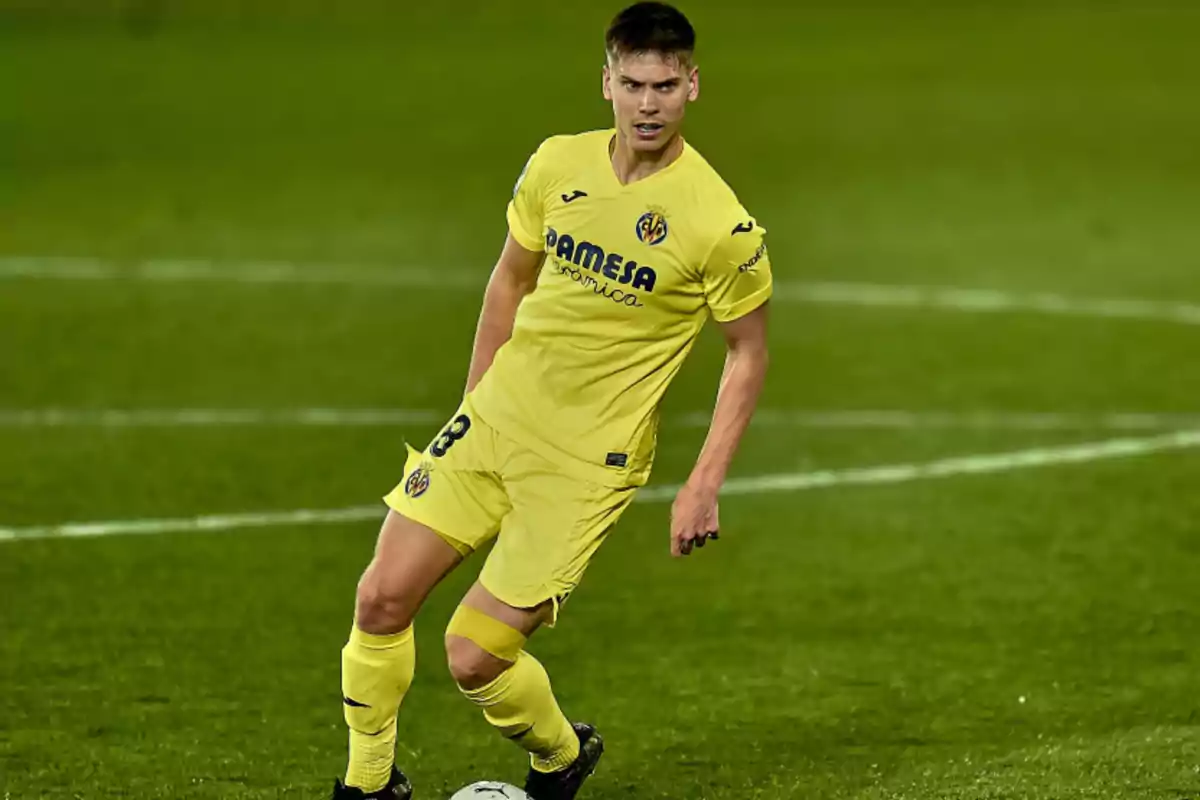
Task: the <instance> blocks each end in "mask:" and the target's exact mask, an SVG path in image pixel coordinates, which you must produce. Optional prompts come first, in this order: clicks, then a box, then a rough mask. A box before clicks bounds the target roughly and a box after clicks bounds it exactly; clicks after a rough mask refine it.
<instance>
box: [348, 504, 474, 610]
mask: <svg viewBox="0 0 1200 800" xmlns="http://www.w3.org/2000/svg"><path fill="white" fill-rule="evenodd" d="M462 559H463V556H462V553H461V552H459V551H458V550H457V549H456V548H454V547H453V546H452V545H451V544H450V543H449V542H447V541H446V540H445V539H444V538H443V537H441V536H439V535H438V534H437V533H435V532H434V531H433V530H432V529H430V528H429V527H428V526H425V525H422V524H421V523H419V522H416V521H415V520H411V519H408V518H407V517H405V516H403V515H402V514H398V513H396V512H395V511H389V512H388V515H387V517H386V518H385V519H384V521H383V527H382V528H380V531H379V538H378V540H377V541H376V543H375V555H374V557H373V558H372V559H371V563H370V564H369V565H368V566H367V569H366V570H365V571H364V572H363V576H362V579H361V580H360V581H359V583H358V593H357V597H356V601H355V619H356V620H357V623H358V625H359V627H360V628H362V629H363V630H365V631H367V632H368V633H388V632H394V631H392V630H391V629H393V628H397V629H399V630H403V629H404V628H406V627H407V626H408V625H409V624H411V623H412V618H413V616H414V615H415V614H416V613H417V609H419V608H420V607H421V604H422V603H423V602H424V601H425V598H426V597H428V596H429V593H430V592H431V591H432V590H433V587H435V586H437V584H438V583H439V582H440V581H441V580H442V578H444V577H445V576H446V574H447V573H449V572H450V571H451V570H452V569H454V568H455V567H456V566H457V565H458V564H459V562H461V561H462Z"/></svg>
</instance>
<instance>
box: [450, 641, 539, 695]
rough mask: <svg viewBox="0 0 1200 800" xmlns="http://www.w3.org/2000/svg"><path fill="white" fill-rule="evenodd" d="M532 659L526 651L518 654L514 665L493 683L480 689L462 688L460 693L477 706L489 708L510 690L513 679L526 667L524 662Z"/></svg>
mask: <svg viewBox="0 0 1200 800" xmlns="http://www.w3.org/2000/svg"><path fill="white" fill-rule="evenodd" d="M530 658H533V656H531V655H529V654H528V653H526V652H525V651H521V652H520V653H517V656H516V658H515V659H514V661H513V665H512V666H511V667H509V668H508V669H506V670H504V672H501V673H500V675H499V676H497V677H496V679H495V680H493V681H492V682H491V683H485V684H484V685H483V686H480V687H479V688H478V689H464V688H462V687H461V686H460V687H459V691H460V692H462V694H463V697H465V698H467V699H468V700H470V701H471V702H472V703H474V704H475V705H477V706H481V707H483V708H487V707H488V706H490V705H492V704H493V703H495V702H496V700H497V699H498V698H499V697H500V696H501V695H503V694H504V693H505V692H506V691H507V690H508V687H509V686H510V685H511V684H512V682H513V679H514V678H515V676H516V675H518V674H519V672H520V669H521V667H522V666H524V664H523V662H524V661H525V660H526V659H530Z"/></svg>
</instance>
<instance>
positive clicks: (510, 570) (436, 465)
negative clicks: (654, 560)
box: [384, 398, 636, 613]
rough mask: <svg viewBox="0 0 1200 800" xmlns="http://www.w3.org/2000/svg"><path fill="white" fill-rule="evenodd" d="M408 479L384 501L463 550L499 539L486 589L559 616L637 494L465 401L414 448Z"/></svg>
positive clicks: (484, 579)
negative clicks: (548, 604)
mask: <svg viewBox="0 0 1200 800" xmlns="http://www.w3.org/2000/svg"><path fill="white" fill-rule="evenodd" d="M404 476H405V477H404V480H403V481H402V482H401V483H400V485H399V486H397V487H396V488H395V489H393V490H392V491H391V493H390V494H388V495H387V497H385V498H384V502H386V503H387V504H388V506H389V507H390V508H392V509H393V510H395V511H396V512H398V513H400V514H403V515H404V516H405V517H408V518H409V519H411V520H414V521H416V522H419V523H421V524H422V525H427V526H428V527H430V528H432V529H433V530H434V531H436V532H437V533H438V534H439V535H440V536H441V537H442V538H443V539H445V540H446V541H447V542H449V543H450V544H451V545H452V546H454V547H455V548H456V549H457V550H458V551H459V552H461V553H463V554H464V555H466V554H468V553H470V552H472V551H474V550H477V549H479V548H480V547H483V546H484V545H485V544H487V543H488V542H489V541H491V540H492V539H496V545H495V547H493V548H492V552H491V553H490V554H489V555H488V559H487V562H486V563H485V564H484V565H483V570H482V572H481V573H480V575H479V580H480V582H481V583H482V584H483V586H484V588H486V589H487V590H488V591H489V592H491V593H492V594H493V595H495V596H496V597H497V598H499V599H500V600H501V601H503V602H505V603H507V604H508V605H510V606H513V607H515V608H533V607H534V606H538V605H540V604H542V603H543V602H545V601H547V600H552V601H554V604H555V612H556V613H557V610H558V605H559V604H560V603H561V602H562V601H563V600H565V599H566V597H567V595H568V594H570V593H571V591H572V590H574V589H575V587H576V586H578V585H579V581H580V579H581V578H582V577H583V572H584V570H585V569H586V568H587V565H588V562H589V561H590V560H591V558H592V555H593V554H594V553H595V552H596V550H597V549H598V548H599V547H600V545H601V544H602V543H603V542H604V539H605V537H606V536H607V535H608V532H609V530H610V529H611V528H612V526H613V525H614V524H615V523H616V521H617V519H618V518H620V516H621V514H622V512H624V511H625V509H626V508H627V507H628V506H629V503H630V502H631V501H632V500H633V496H634V494H635V492H636V487H633V486H630V487H623V488H613V487H610V486H604V485H602V484H598V483H591V482H588V481H584V480H580V479H579V478H575V477H571V476H568V475H564V474H563V473H562V471H561V470H560V469H559V468H558V467H557V466H556V465H555V464H554V462H552V461H550V460H549V459H547V458H544V457H543V456H540V455H538V454H537V453H534V452H533V451H531V450H530V449H529V448H527V447H525V446H523V445H521V444H519V443H517V442H515V441H513V440H512V439H509V438H507V437H506V436H505V435H504V434H502V433H500V432H499V431H497V430H495V429H494V428H492V427H491V426H489V425H488V424H487V423H486V422H484V421H483V420H481V419H480V418H479V417H478V416H477V415H476V414H475V413H474V412H473V409H472V408H471V404H470V399H469V398H468V399H467V400H465V401H464V402H463V405H462V407H461V408H459V410H458V412H457V413H456V414H455V415H454V417H452V418H451V420H450V422H449V424H447V425H446V427H445V428H443V429H442V432H441V433H440V434H438V435H437V436H436V437H434V440H433V442H432V443H430V445H429V447H427V448H426V449H425V452H423V453H418V452H416V451H415V450H413V449H412V448H409V456H408V462H407V463H406V464H405V467H404Z"/></svg>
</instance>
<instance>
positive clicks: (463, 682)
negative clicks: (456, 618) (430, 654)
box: [446, 632, 512, 690]
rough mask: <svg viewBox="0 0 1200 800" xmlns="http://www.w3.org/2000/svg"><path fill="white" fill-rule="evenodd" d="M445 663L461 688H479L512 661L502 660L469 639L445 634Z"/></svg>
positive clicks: (501, 671) (496, 676)
mask: <svg viewBox="0 0 1200 800" xmlns="http://www.w3.org/2000/svg"><path fill="white" fill-rule="evenodd" d="M446 665H447V666H448V667H450V675H451V676H453V678H454V682H455V683H457V684H458V685H459V687H461V688H463V689H468V690H469V689H479V688H481V687H484V686H487V685H488V684H489V683H491V682H492V681H494V680H496V678H499V677H500V675H501V674H502V673H503V672H504V670H506V669H508V668H509V667H511V666H512V662H509V661H504V660H502V659H499V658H497V657H496V656H494V655H492V654H491V653H489V652H488V651H486V650H484V649H483V648H482V647H480V646H479V645H477V644H475V643H474V642H472V641H471V640H470V639H465V638H463V637H462V636H458V635H456V634H453V633H449V632H448V633H447V634H446Z"/></svg>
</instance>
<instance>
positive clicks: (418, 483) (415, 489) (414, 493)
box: [404, 464, 429, 500]
mask: <svg viewBox="0 0 1200 800" xmlns="http://www.w3.org/2000/svg"><path fill="white" fill-rule="evenodd" d="M428 488H429V465H428V464H420V465H418V466H417V468H416V469H414V470H413V471H412V473H411V474H410V475H409V476H408V479H407V480H406V481H404V493H405V494H406V495H408V496H409V497H411V498H413V499H414V500H415V499H416V498H418V497H420V496H421V495H423V494H425V490H427V489H428Z"/></svg>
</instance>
